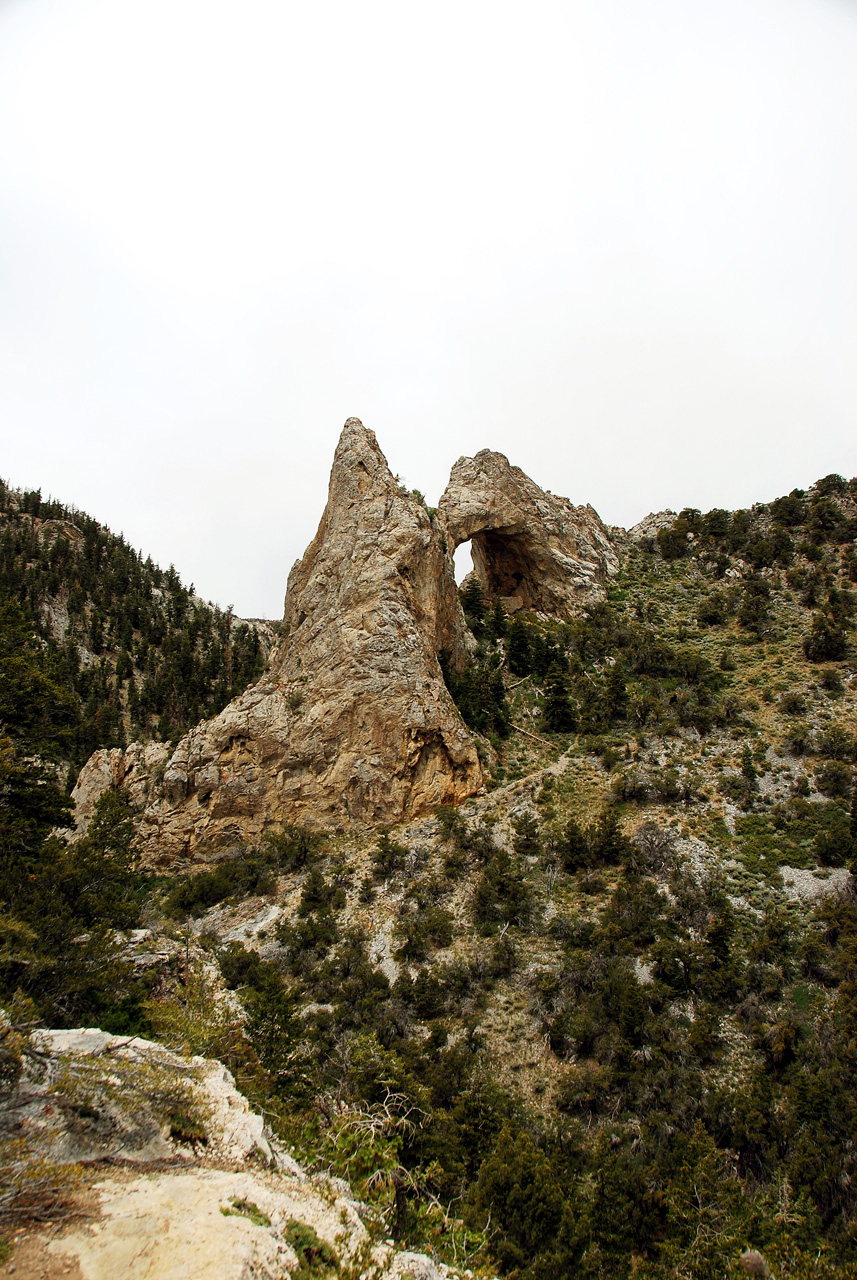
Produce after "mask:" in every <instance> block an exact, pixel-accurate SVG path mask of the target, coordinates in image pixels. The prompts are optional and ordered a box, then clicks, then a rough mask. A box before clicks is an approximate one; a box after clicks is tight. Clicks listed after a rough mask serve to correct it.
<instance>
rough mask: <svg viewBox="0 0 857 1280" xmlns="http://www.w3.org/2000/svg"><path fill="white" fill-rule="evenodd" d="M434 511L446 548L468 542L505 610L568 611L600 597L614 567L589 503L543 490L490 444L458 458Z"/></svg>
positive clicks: (612, 551)
mask: <svg viewBox="0 0 857 1280" xmlns="http://www.w3.org/2000/svg"><path fill="white" fill-rule="evenodd" d="M438 514H439V516H440V518H441V519H442V520H443V522H444V525H445V527H446V529H447V531H448V534H449V538H450V541H451V543H452V544H453V545H452V549H453V550H454V548H455V547H458V546H460V545H461V543H462V542H467V541H468V540H470V545H471V554H472V556H473V565H474V568H475V570H476V574H477V576H478V578H479V580H480V583H481V584H482V589H483V592H484V593H485V594H486V595H487V596H489V597H493V596H495V595H499V596H502V597H503V598H504V599H505V600H506V601H507V608H509V609H510V610H511V611H514V610H516V609H534V610H538V611H539V612H542V613H547V614H553V615H555V616H558V617H562V618H567V617H571V616H573V615H574V614H575V613H579V612H580V610H581V608H582V606H583V605H586V604H591V603H592V602H593V601H594V600H597V599H599V598H600V597H601V596H602V595H603V591H604V584H605V582H606V581H607V579H608V578H609V577H610V576H611V575H612V574H615V573H616V572H617V570H618V568H619V561H618V557H617V555H616V548H615V546H614V543H613V540H612V539H611V537H610V534H609V532H608V530H607V528H606V526H605V525H604V524H603V523H602V522H601V520H600V518H599V516H598V514H597V512H596V511H595V510H593V508H592V507H589V506H586V507H575V506H573V505H572V503H570V502H569V500H568V498H559V497H557V496H556V495H555V494H552V493H546V492H545V491H544V490H543V489H540V488H539V486H538V485H537V484H535V483H534V482H533V481H532V480H531V479H530V478H529V476H527V475H525V474H524V472H523V471H522V470H521V469H520V467H513V466H511V464H510V463H509V460H508V459H507V458H506V457H504V455H503V454H502V453H493V452H492V451H491V450H490V449H482V450H480V452H479V453H477V455H476V457H475V458H459V459H458V462H456V464H455V466H454V467H453V469H452V474H451V476H450V478H449V484H448V485H447V487H446V491H445V492H444V494H443V497H442V498H441V500H440V505H439V507H438Z"/></svg>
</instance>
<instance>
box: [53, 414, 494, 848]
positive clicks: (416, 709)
mask: <svg viewBox="0 0 857 1280" xmlns="http://www.w3.org/2000/svg"><path fill="white" fill-rule="evenodd" d="M465 636H466V629H465V625H464V620H463V616H462V613H461V608H460V605H459V603H458V595H457V591H456V587H455V578H454V572H453V567H452V561H451V559H450V556H449V552H448V550H447V544H446V538H445V535H444V533H443V530H442V529H441V528H440V527H438V525H437V524H436V523H435V522H434V520H433V519H432V517H431V516H430V513H429V511H428V510H427V508H426V507H425V505H424V504H423V503H422V502H421V501H419V500H418V499H416V498H415V497H414V496H412V495H411V494H409V493H408V492H407V491H405V490H404V489H402V488H401V487H400V486H399V484H398V483H397V481H396V480H395V479H394V477H393V476H392V475H391V473H390V470H389V468H388V466H387V463H386V460H385V458H384V455H383V454H382V453H381V450H380V449H379V447H378V445H377V443H376V440H375V436H374V435H373V433H372V432H371V431H368V430H367V429H366V428H365V427H364V426H363V425H362V423H361V422H359V421H358V420H357V419H356V418H350V419H349V420H348V422H347V423H346V425H345V428H344V430H343V432H342V435H341V437H340V441H339V445H338V447H337V450H336V455H335V457H334V462H333V468H332V471H331V478H330V491H329V497H328V503H327V506H326V508H325V511H324V515H323V516H322V520H321V524H320V525H319V529H318V532H317V534H316V536H315V538H314V539H313V541H312V543H311V544H310V546H309V547H308V549H307V551H306V553H305V555H304V557H303V559H302V560H300V561H299V562H298V563H297V564H296V565H295V567H294V568H293V570H292V572H291V574H290V575H289V583H288V590H287V594H286V606H285V617H284V638H283V639H282V641H281V643H280V645H279V646H278V648H277V649H275V650H274V652H273V653H272V654H271V656H270V659H269V662H268V667H267V670H266V672H265V674H264V676H263V677H262V679H261V680H260V681H259V682H258V683H257V684H256V685H253V686H252V687H251V688H249V689H247V690H246V691H245V692H244V693H243V694H241V696H240V697H238V698H236V699H235V700H234V701H233V702H231V703H230V704H229V706H228V707H226V708H225V709H224V710H223V711H222V712H221V713H220V714H219V715H218V716H216V717H214V718H213V719H211V720H207V721H204V722H203V723H202V724H200V725H198V726H197V727H196V728H194V729H193V730H191V731H190V732H189V733H188V734H186V735H185V737H184V738H182V740H181V741H180V742H179V744H178V746H177V747H176V749H175V751H173V752H172V754H170V755H169V756H167V753H166V751H165V749H164V748H163V747H162V746H154V747H141V746H140V745H139V744H133V745H132V746H130V747H129V748H128V749H127V750H126V751H125V752H121V751H118V750H114V751H100V752H97V753H96V754H95V755H94V756H93V757H92V759H91V760H90V761H89V763H88V764H87V765H86V766H85V768H84V769H83V771H82V773H81V775H80V778H79V780H78V785H77V788H76V790H75V793H74V799H75V802H76V806H77V824H78V828H79V829H80V828H81V827H82V826H85V824H86V822H87V820H88V817H89V815H90V814H91V812H92V808H93V806H94V803H95V801H96V800H97V798H98V796H99V795H100V794H101V793H102V792H103V790H104V789H105V787H107V786H115V787H122V788H124V789H125V790H126V791H127V792H128V793H129V796H130V798H131V799H132V801H135V802H136V803H137V804H138V805H140V806H141V808H142V812H141V814H140V817H139V831H140V835H141V838H142V845H143V849H144V855H145V858H146V860H147V862H149V863H150V864H157V863H163V864H174V863H175V862H176V860H177V859H193V858H195V857H199V856H201V855H203V856H204V854H205V853H207V852H209V851H213V850H216V849H217V848H223V847H228V846H230V845H234V844H236V843H237V842H239V841H244V840H253V839H255V838H258V837H259V836H260V835H261V834H262V833H263V832H264V831H265V829H266V828H269V827H274V826H276V825H279V824H282V823H285V822H300V823H305V824H307V825H315V826H324V827H334V828H335V827H337V826H342V827H346V826H359V825H363V824H376V823H384V822H399V821H403V820H406V819H409V818H410V817H412V816H414V815H416V814H419V813H421V812H425V811H427V810H429V809H431V808H434V807H435V806H437V805H439V804H445V803H457V802H459V801H460V800H463V799H464V798H465V797H467V796H469V795H473V794H474V793H475V792H476V791H478V790H479V788H480V786H481V785H482V773H481V768H480V765H479V760H478V757H477V754H476V749H475V746H474V743H473V740H472V738H471V736H470V734H469V733H468V731H467V729H466V728H465V726H464V723H463V721H462V720H461V717H460V716H459V714H458V711H457V709H456V707H455V705H454V703H453V702H452V699H451V698H450V696H449V693H448V692H447V689H446V686H445V684H444V681H443V677H442V674H441V670H440V666H439V664H438V658H437V655H438V653H439V652H440V650H441V649H446V650H447V651H448V652H449V653H450V654H451V655H452V658H453V660H454V661H460V660H462V659H463V657H464V655H465V653H466V647H465V646H466V640H465Z"/></svg>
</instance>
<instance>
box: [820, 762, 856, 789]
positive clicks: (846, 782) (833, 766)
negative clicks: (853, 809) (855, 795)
mask: <svg viewBox="0 0 857 1280" xmlns="http://www.w3.org/2000/svg"><path fill="white" fill-rule="evenodd" d="M851 772H852V771H851V767H850V765H847V764H846V763H845V762H844V760H827V761H825V763H824V764H823V765H821V766H820V767H819V768H818V769H816V772H815V781H816V785H817V786H818V789H819V791H821V792H822V794H823V795H826V796H832V797H834V798H840V797H845V796H850V794H851Z"/></svg>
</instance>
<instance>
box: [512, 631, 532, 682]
mask: <svg viewBox="0 0 857 1280" xmlns="http://www.w3.org/2000/svg"><path fill="white" fill-rule="evenodd" d="M506 662H507V663H508V664H509V670H510V671H511V672H512V674H513V675H516V676H528V675H529V674H530V672H531V670H532V666H531V665H530V636H529V632H528V629H527V625H526V623H525V622H522V620H521V619H520V618H513V619H512V623H511V626H510V627H509V631H508V634H507V636H506Z"/></svg>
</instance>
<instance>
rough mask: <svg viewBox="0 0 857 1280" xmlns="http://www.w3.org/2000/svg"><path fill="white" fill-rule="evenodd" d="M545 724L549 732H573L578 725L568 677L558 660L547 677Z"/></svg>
mask: <svg viewBox="0 0 857 1280" xmlns="http://www.w3.org/2000/svg"><path fill="white" fill-rule="evenodd" d="M544 725H545V728H546V729H547V730H548V732H549V733H572V732H573V731H574V729H575V727H576V725H577V712H576V710H575V707H574V704H573V702H572V701H571V697H570V696H569V690H568V677H567V676H566V674H565V672H564V671H563V670H562V668H561V667H560V665H559V663H558V662H554V663H553V664H552V665H551V667H550V668H549V670H548V673H547V676H546V678H545V709H544Z"/></svg>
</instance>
